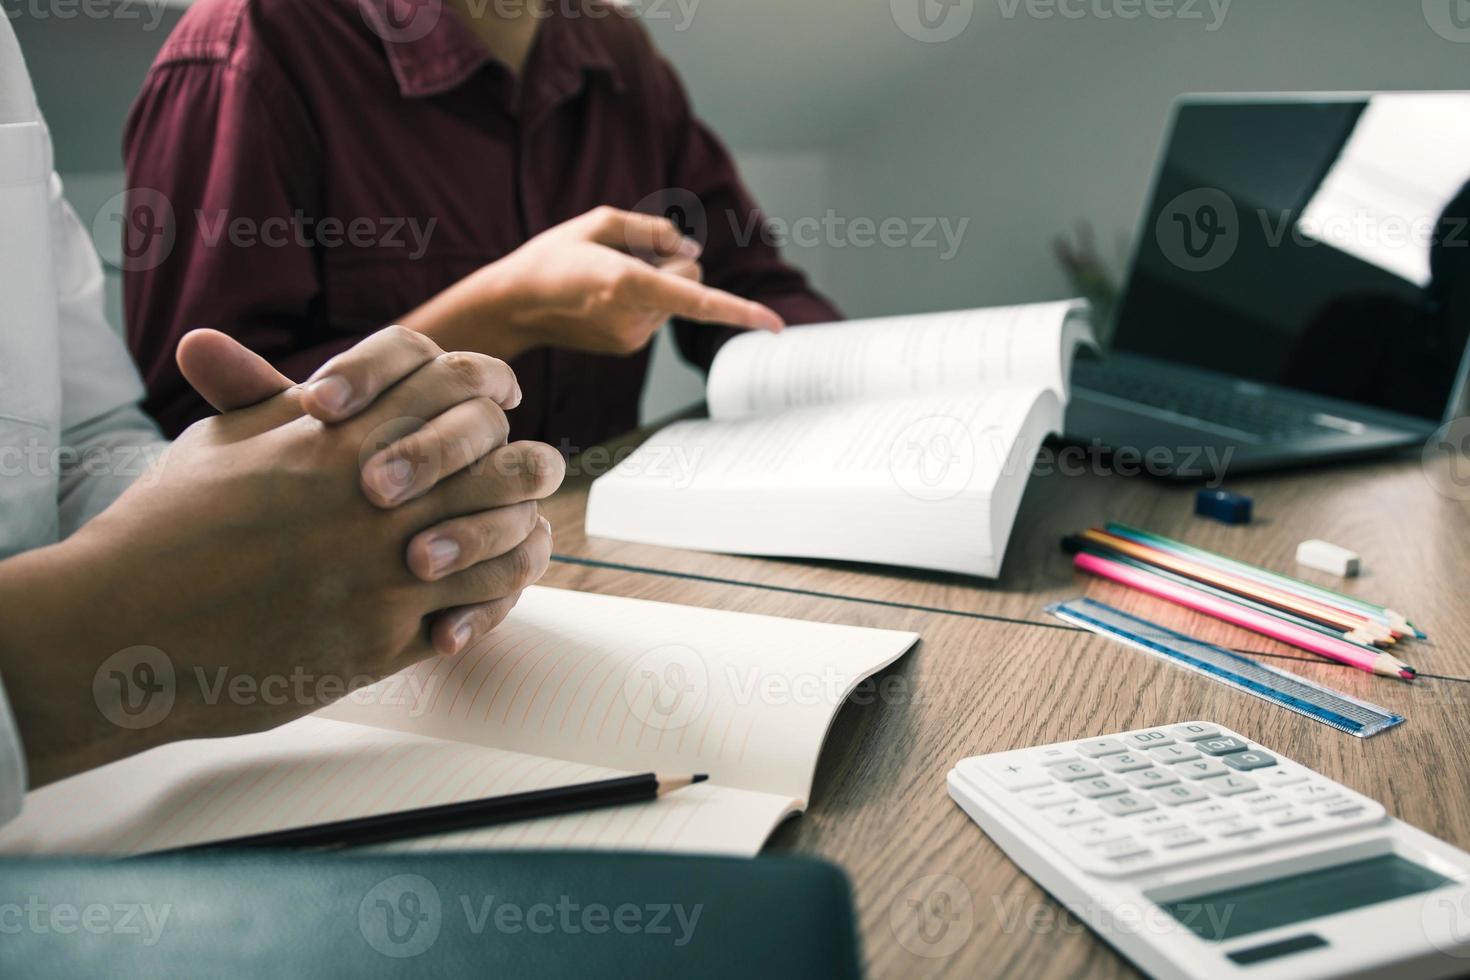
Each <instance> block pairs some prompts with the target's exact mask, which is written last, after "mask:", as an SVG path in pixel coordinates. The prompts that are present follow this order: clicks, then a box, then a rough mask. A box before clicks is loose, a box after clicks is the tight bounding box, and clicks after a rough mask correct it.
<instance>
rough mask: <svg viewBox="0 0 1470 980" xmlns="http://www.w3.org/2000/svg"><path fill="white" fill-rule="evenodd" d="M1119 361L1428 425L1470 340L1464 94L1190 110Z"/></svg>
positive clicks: (1120, 320) (1150, 235) (1146, 236)
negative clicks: (1195, 372) (1147, 362)
mask: <svg viewBox="0 0 1470 980" xmlns="http://www.w3.org/2000/svg"><path fill="white" fill-rule="evenodd" d="M1149 209H1150V210H1149V213H1148V214H1147V215H1146V220H1145V222H1144V225H1143V229H1142V237H1141V240H1140V242H1139V243H1138V248H1137V253H1136V260H1135V264H1134V270H1133V275H1132V276H1131V277H1130V281H1129V283H1128V287H1127V289H1126V291H1125V294H1124V296H1123V298H1122V302H1121V305H1120V307H1119V311H1118V317H1117V321H1116V331H1115V335H1114V346H1115V347H1116V348H1117V349H1119V350H1124V351H1128V352H1131V353H1137V354H1144V355H1147V356H1150V357H1154V358H1159V359H1163V360H1168V361H1175V362H1181V363H1184V364H1188V365H1191V366H1195V367H1204V368H1209V369H1212V370H1215V371H1221V372H1224V373H1227V374H1230V375H1234V376H1238V377H1242V378H1246V379H1249V380H1253V381H1263V382H1270V383H1274V384H1282V385H1287V386H1290V387H1293V388H1299V389H1304V390H1307V391H1311V392H1315V393H1318V394H1323V395H1330V396H1332V397H1335V398H1341V399H1344V400H1347V401H1351V402H1357V403H1360V404H1365V405H1371V406H1374V407H1377V408H1383V409H1389V410H1392V411H1397V412H1402V413H1404V414H1407V415H1414V416H1419V417H1423V418H1426V419H1435V420H1437V419H1439V418H1440V417H1441V416H1442V415H1443V414H1444V412H1445V408H1446V405H1447V403H1448V401H1449V397H1450V393H1451V389H1452V388H1453V387H1454V381H1455V378H1456V375H1457V372H1458V370H1459V367H1460V363H1461V359H1462V357H1463V354H1464V350H1465V344H1466V337H1467V334H1470V93H1465V94H1460V93H1448V94H1430V95H1415V94H1388V95H1376V96H1373V97H1371V98H1367V97H1365V98H1353V99H1338V100H1329V101H1323V102H1302V101H1295V102H1256V103H1241V102H1210V101H1199V102H1187V103H1185V104H1184V105H1182V106H1181V107H1180V108H1179V110H1178V113H1177V116H1176V119H1175V124H1174V131H1173V135H1172V138H1171V139H1170V142H1169V147H1168V149H1167V150H1166V154H1165V159H1164V163H1163V166H1162V170H1161V172H1160V176H1159V179H1158V184H1157V186H1156V188H1155V192H1154V199H1153V200H1152V201H1151V202H1150V205H1149Z"/></svg>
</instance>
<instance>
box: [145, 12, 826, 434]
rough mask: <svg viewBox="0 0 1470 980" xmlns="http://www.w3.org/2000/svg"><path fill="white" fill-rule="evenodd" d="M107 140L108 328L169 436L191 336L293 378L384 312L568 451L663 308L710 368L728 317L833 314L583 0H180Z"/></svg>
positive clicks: (800, 319)
mask: <svg viewBox="0 0 1470 980" xmlns="http://www.w3.org/2000/svg"><path fill="white" fill-rule="evenodd" d="M125 155H126V161H127V167H128V186H129V187H130V188H131V189H132V190H131V191H130V196H129V201H128V206H127V207H128V211H127V214H128V222H127V225H126V229H125V230H126V234H125V239H124V245H125V251H124V255H125V260H124V265H125V270H126V277H125V305H126V311H127V322H128V341H129V345H130V347H131V349H132V351H133V355H134V357H135V359H136V360H137V361H138V363H139V364H140V365H141V367H142V369H143V373H144V376H145V380H146V382H147V385H148V400H147V402H146V405H147V407H148V408H149V410H150V411H151V412H152V413H153V414H154V415H155V416H156V417H157V418H159V419H160V421H161V422H162V423H163V424H164V427H165V428H166V429H168V430H170V431H173V432H177V431H179V430H180V429H182V428H183V427H184V426H186V425H188V424H189V423H190V422H192V421H194V420H196V419H198V418H200V417H202V416H204V415H206V414H208V412H209V408H208V406H207V405H206V404H205V403H204V402H203V401H202V400H201V399H199V398H198V396H197V395H195V394H194V392H193V391H192V389H191V388H190V387H189V385H188V384H187V383H186V382H185V381H184V380H183V378H182V377H181V376H180V375H179V373H178V370H177V368H176V367H175V365H174V356H173V352H174V349H175V347H176V346H177V343H178V340H179V338H180V337H181V336H183V334H184V333H186V332H187V331H188V330H190V329H193V328H196V327H213V328H215V329H218V330H222V331H225V332H228V333H229V334H231V335H232V336H234V337H236V338H237V339H239V340H240V341H242V342H243V343H245V344H246V345H247V346H249V347H251V348H252V349H254V350H256V351H259V352H261V353H262V354H263V355H264V356H265V357H266V358H267V359H269V360H270V361H271V363H273V364H274V365H275V366H276V367H277V368H278V369H279V370H281V371H282V372H283V373H285V374H286V375H288V376H290V377H293V378H301V377H304V376H306V375H308V374H310V373H311V372H312V371H313V370H314V369H315V368H316V367H318V366H319V365H320V364H321V363H322V362H324V361H326V360H327V359H328V358H329V357H331V356H332V355H334V354H336V353H338V352H339V351H342V350H344V349H346V348H348V347H350V346H351V345H352V344H353V343H355V342H356V341H357V340H359V339H360V338H362V337H363V336H365V335H367V334H369V333H372V332H373V331H375V330H377V329H379V328H380V327H382V326H383V325H385V324H388V323H402V324H404V325H406V326H409V327H411V328H414V329H417V330H421V331H423V332H424V333H426V334H428V335H429V336H431V337H432V338H433V339H434V340H435V341H436V342H437V343H439V344H440V345H441V346H443V347H445V348H446V349H460V350H474V351H479V352H482V353H486V354H490V355H493V356H496V357H501V358H504V359H506V360H508V361H510V362H511V364H512V367H513V368H514V369H515V373H516V376H517V378H519V379H520V382H521V387H522V390H523V392H524V401H523V403H522V405H521V407H520V408H519V409H518V410H517V411H516V412H514V413H512V416H511V418H512V427H513V428H512V438H515V439H537V440H542V441H546V442H550V443H552V444H553V445H556V446H558V447H559V448H561V449H562V450H563V451H564V452H567V453H572V452H575V451H578V450H580V449H585V448H586V447H588V446H592V445H595V444H598V443H600V442H603V441H605V440H607V439H608V438H609V437H612V436H614V435H617V434H620V433H622V432H625V431H627V430H629V429H631V428H633V427H634V426H635V425H636V424H637V412H638V403H639V397H640V394H641V391H642V387H643V384H644V379H645V375H646V373H647V369H648V363H649V345H650V342H651V340H652V338H653V336H654V335H655V333H656V331H657V329H658V327H659V326H660V325H661V324H662V323H663V322H664V321H665V320H667V319H669V318H670V317H671V316H672V317H673V318H674V322H675V327H674V329H675V335H676V339H677V341H678V344H679V347H680V349H681V351H682V353H683V354H684V356H685V357H686V358H688V359H689V360H690V361H692V362H693V363H695V364H697V365H699V366H701V367H704V368H706V369H707V368H708V366H709V364H710V362H711V361H712V360H713V358H714V355H715V353H716V351H717V350H718V348H719V346H720V345H721V344H722V343H723V342H724V341H725V340H727V339H729V337H730V336H732V335H733V334H734V333H735V332H736V328H747V329H748V328H757V329H771V330H776V329H780V327H781V326H782V324H783V322H784V323H810V322H818V321H829V320H835V319H838V318H839V317H840V314H839V313H838V312H837V310H836V309H834V308H833V306H832V305H831V304H830V303H829V302H828V301H827V300H826V299H824V298H823V297H821V296H819V295H818V294H817V293H815V292H814V291H813V290H812V289H811V288H810V287H809V285H808V283H807V281H806V279H805V277H804V276H803V275H802V274H801V273H800V272H799V271H797V270H796V269H794V268H792V267H791V266H789V265H787V264H785V263H783V262H782V261H781V258H780V256H779V255H778V254H777V252H776V250H775V249H774V248H772V247H771V246H770V245H769V244H768V243H767V242H766V241H764V240H763V238H764V236H762V235H761V234H759V233H754V234H752V231H753V230H754V229H758V228H759V227H760V222H761V221H762V220H763V219H762V218H761V216H760V212H759V211H758V209H757V206H756V204H755V202H754V201H753V200H752V198H751V196H750V194H749V193H748V192H747V191H746V189H745V188H744V187H743V186H742V184H741V182H740V179H739V176H738V174H737V173H736V169H735V166H734V164H733V163H732V161H731V159H730V156H729V154H728V152H727V151H726V149H725V148H724V146H723V145H722V144H721V143H720V141H719V139H718V138H717V137H716V136H715V135H714V134H713V133H711V132H710V130H709V129H707V128H706V127H705V126H704V125H703V124H701V123H700V122H699V120H698V119H696V118H695V117H694V115H693V113H692V111H691V108H690V105H689V102H688V99H687V97H686V95H685V93H684V90H683V87H682V85H681V84H680V81H679V79H678V77H677V76H676V74H675V73H674V70H673V69H672V67H671V66H670V65H669V64H668V63H667V62H666V61H665V60H664V59H663V58H662V57H661V56H660V55H659V54H658V52H657V50H656V49H655V48H654V47H653V45H652V43H651V41H650V40H649V38H648V37H647V35H646V33H645V32H644V30H643V28H642V25H641V24H639V23H638V22H637V21H636V20H634V19H632V18H631V17H630V16H628V15H627V14H626V13H624V12H621V11H620V10H619V9H618V8H617V7H613V6H609V5H607V4H606V3H604V2H600V0H200V2H198V3H196V4H195V5H194V6H193V7H192V8H191V9H190V10H189V11H188V12H187V13H186V14H185V15H184V17H183V19H182V20H181V21H180V23H179V25H178V27H177V28H176V29H175V31H174V33H173V34H172V35H171V36H170V37H169V39H168V41H167V42H166V44H165V45H164V47H163V50H162V51H161V52H160V54H159V56H158V59H157V61H156V62H155V64H154V65H153V67H152V69H151V71H150V72H149V75H148V77H147V80H146V82H145V84H144V87H143V91H142V93H141V94H140V96H139V97H138V100H137V103H136V104H135V106H134V107H133V111H132V113H131V115H130V117H129V120H128V125H127V130H126V136H125ZM635 209H636V210H637V211H639V212H646V213H630V211H633V210H635ZM663 215H667V216H668V217H664V216H663ZM671 218H672V219H673V220H670V219H671ZM679 226H682V227H679ZM681 232H682V233H681ZM701 279H702V280H703V285H701ZM699 321H704V322H699ZM714 323H720V324H730V325H733V328H732V327H731V326H715V325H713V324H714Z"/></svg>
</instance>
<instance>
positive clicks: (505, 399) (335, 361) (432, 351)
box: [302, 326, 521, 422]
mask: <svg viewBox="0 0 1470 980" xmlns="http://www.w3.org/2000/svg"><path fill="white" fill-rule="evenodd" d="M443 354H444V351H443V350H442V349H441V348H440V347H439V345H438V344H436V343H434V342H433V341H432V340H430V339H429V338H428V337H426V336H424V335H423V334H421V333H419V332H417V331H415V330H410V329H408V328H407V327H401V326H391V327H386V328H384V329H382V330H379V331H378V332H377V333H375V334H373V335H372V336H370V337H368V338H367V339H366V340H363V341H362V342H361V343H359V344H358V345H357V346H356V347H353V348H352V349H350V350H346V351H343V352H342V353H341V354H338V355H337V356H336V357H334V358H332V359H331V360H330V361H328V362H327V363H326V364H323V365H322V366H321V367H320V368H318V369H317V372H316V373H315V374H313V375H312V376H311V378H310V379H309V380H308V381H307V382H306V383H305V384H304V385H302V407H303V408H305V409H306V412H307V414H309V415H311V416H312V417H313V418H316V419H320V420H321V421H323V422H343V421H346V420H347V419H350V418H352V417H354V416H356V415H358V414H359V413H361V412H362V411H363V410H364V409H366V408H367V407H368V406H370V405H372V404H373V403H374V402H376V401H377V400H378V398H379V397H380V396H382V395H383V393H384V392H386V391H388V389H390V388H392V387H393V386H394V385H396V384H398V383H399V382H400V381H402V380H404V379H405V378H407V377H409V376H410V375H412V374H414V373H415V372H417V371H418V370H419V369H420V368H422V367H423V366H424V365H426V364H429V363H431V362H433V361H435V360H437V359H438V358H439V357H440V356H442V355H443ZM492 396H493V397H494V398H495V401H496V403H497V404H499V405H500V407H501V408H503V409H506V410H509V409H512V408H515V407H516V406H517V405H519V404H520V403H521V389H520V387H519V386H518V385H516V384H515V383H514V382H512V383H511V384H510V385H509V386H507V389H506V390H505V391H503V392H495V393H492Z"/></svg>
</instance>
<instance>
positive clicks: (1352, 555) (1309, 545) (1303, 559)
mask: <svg viewBox="0 0 1470 980" xmlns="http://www.w3.org/2000/svg"><path fill="white" fill-rule="evenodd" d="M1296 560H1297V563H1298V564H1302V565H1306V566H1307V567H1308V568H1315V569H1317V571H1319V572H1329V573H1331V574H1333V575H1341V576H1342V577H1343V578H1352V577H1353V576H1355V575H1357V574H1358V572H1359V570H1360V569H1361V568H1362V567H1363V560H1362V559H1361V558H1359V557H1358V554H1357V552H1355V551H1348V550H1347V549H1346V548H1339V547H1338V546H1337V545H1335V544H1330V543H1328V542H1326V541H1303V542H1302V543H1301V544H1299V545H1297V549H1296Z"/></svg>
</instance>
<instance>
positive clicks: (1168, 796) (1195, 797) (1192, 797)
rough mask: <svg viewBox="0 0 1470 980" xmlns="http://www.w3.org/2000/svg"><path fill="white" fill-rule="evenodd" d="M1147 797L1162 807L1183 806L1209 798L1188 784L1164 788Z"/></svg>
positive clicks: (1196, 787) (1202, 791)
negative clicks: (1156, 801) (1162, 805)
mask: <svg viewBox="0 0 1470 980" xmlns="http://www.w3.org/2000/svg"><path fill="white" fill-rule="evenodd" d="M1148 795H1149V796H1151V797H1153V798H1154V799H1156V800H1158V801H1159V802H1160V803H1162V804H1164V806H1184V804H1186V803H1198V802H1199V801H1200V800H1207V799H1209V798H1210V796H1209V794H1208V793H1206V792H1205V791H1204V790H1202V789H1200V788H1199V787H1198V786H1190V785H1188V784H1180V785H1178V786H1166V787H1164V788H1163V789H1156V790H1152V791H1151V792H1150V793H1149V794H1148Z"/></svg>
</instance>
